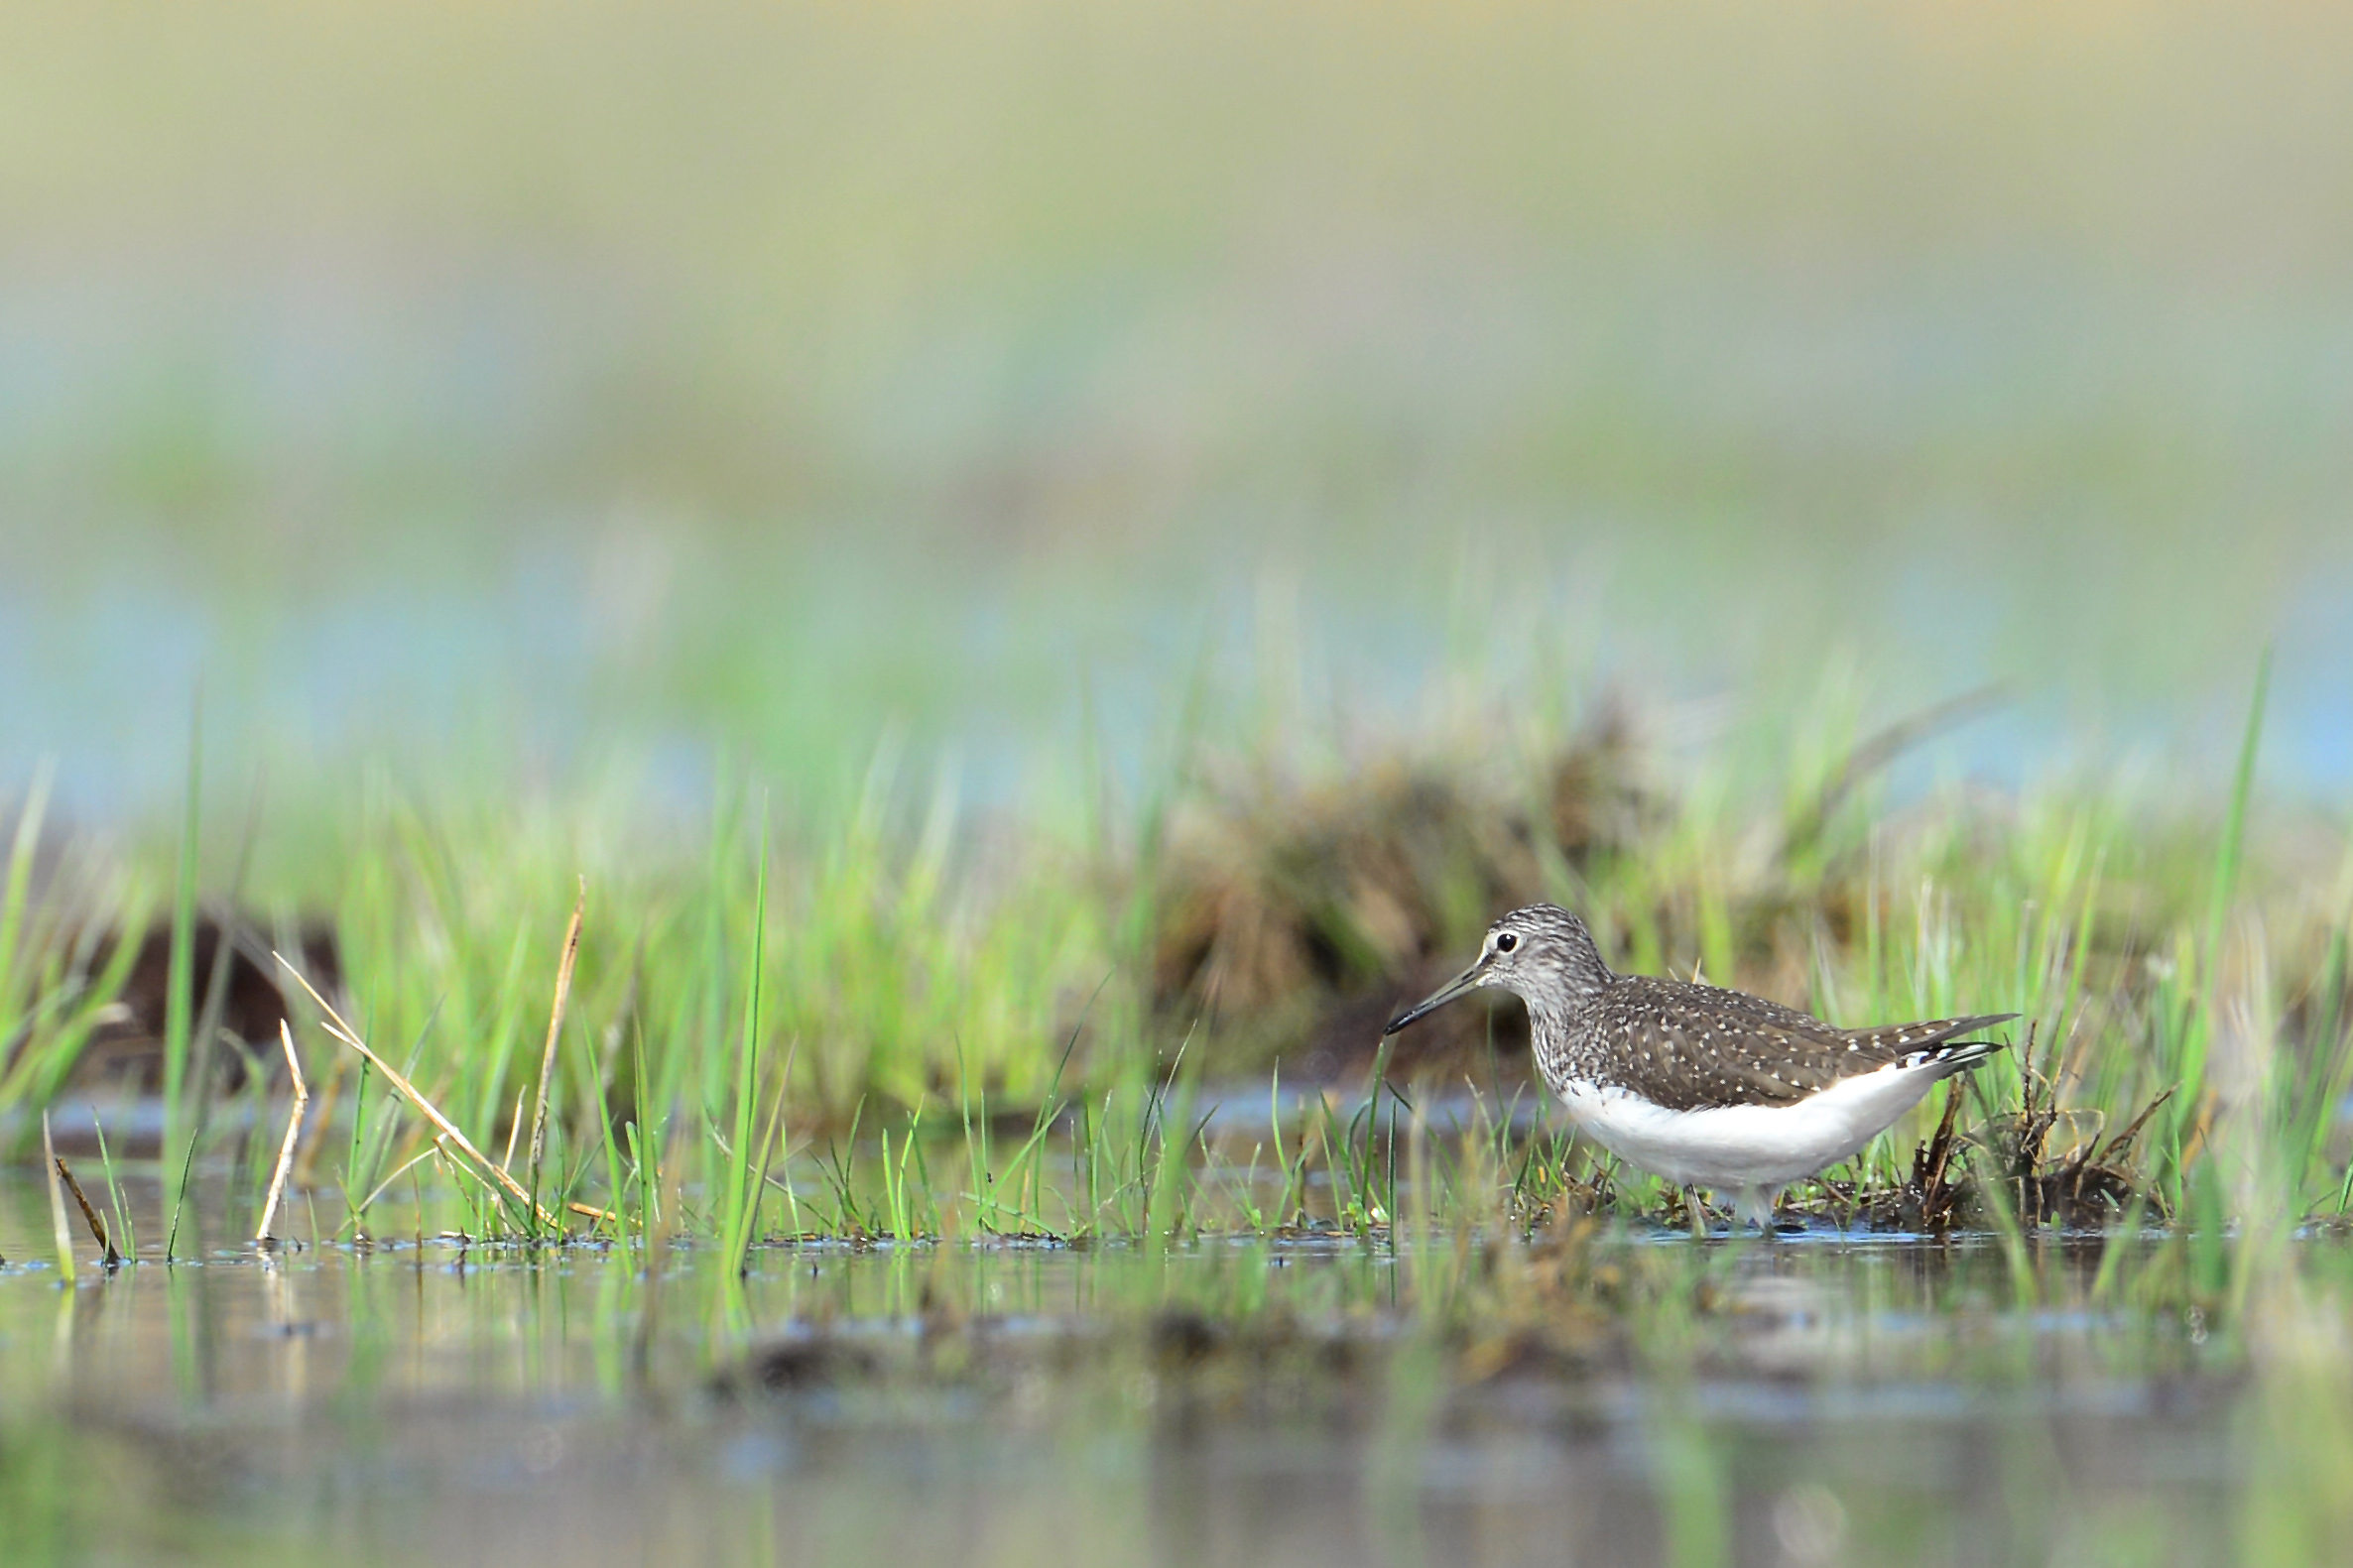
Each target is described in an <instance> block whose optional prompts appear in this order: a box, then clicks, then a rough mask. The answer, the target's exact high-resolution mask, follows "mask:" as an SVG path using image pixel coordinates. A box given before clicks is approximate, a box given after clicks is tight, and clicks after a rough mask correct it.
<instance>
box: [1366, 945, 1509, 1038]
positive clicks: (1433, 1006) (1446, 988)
mask: <svg viewBox="0 0 2353 1568" xmlns="http://www.w3.org/2000/svg"><path fill="white" fill-rule="evenodd" d="M1486 973H1487V957H1486V955H1485V954H1484V953H1482V954H1480V955H1479V960H1478V962H1476V963H1474V964H1472V965H1471V966H1470V967H1469V968H1468V969H1465V970H1464V971H1463V972H1462V973H1461V974H1459V975H1456V976H1455V977H1454V978H1453V979H1451V980H1449V981H1447V982H1446V983H1445V984H1444V985H1442V986H1440V987H1438V988H1437V990H1435V991H1433V992H1431V993H1430V994H1429V995H1428V996H1426V997H1424V998H1423V1000H1422V1002H1421V1003H1420V1004H1419V1005H1418V1006H1415V1007H1410V1008H1408V1009H1406V1010H1405V1012H1403V1013H1400V1014H1399V1015H1398V1016H1397V1017H1396V1018H1393V1019H1391V1020H1390V1021H1389V1027H1387V1028H1385V1029H1383V1030H1382V1031H1381V1032H1382V1034H1383V1035H1390V1034H1395V1033H1396V1032H1397V1031H1398V1030H1399V1029H1402V1028H1404V1027H1405V1026H1406V1025H1409V1024H1412V1023H1415V1022H1417V1021H1419V1020H1421V1019H1425V1018H1427V1017H1429V1015H1431V1014H1432V1013H1435V1012H1436V1011H1437V1010H1438V1009H1440V1008H1442V1007H1444V1006H1445V1005H1446V1004H1447V1003H1449V1002H1451V1001H1453V1000H1454V999H1455V998H1456V997H1459V996H1462V995H1465V994H1466V993H1468V992H1472V991H1476V990H1478V989H1479V982H1480V980H1481V979H1482V978H1483V977H1484V976H1485V975H1486Z"/></svg>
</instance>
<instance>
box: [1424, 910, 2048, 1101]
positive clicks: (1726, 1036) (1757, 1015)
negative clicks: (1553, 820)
mask: <svg viewBox="0 0 2353 1568" xmlns="http://www.w3.org/2000/svg"><path fill="white" fill-rule="evenodd" d="M1476 985H1504V986H1508V987H1509V988H1510V989H1511V990H1513V991H1515V992H1517V993H1519V995H1520V996H1521V997H1522V998H1523V999H1524V1000H1525V1001H1526V1002H1527V1004H1528V1016H1529V1024H1530V1026H1531V1030H1532V1032H1533V1034H1534V1036H1535V1045H1536V1062H1537V1067H1538V1069H1539V1070H1540V1071H1541V1072H1542V1073H1543V1074H1544V1077H1545V1081H1546V1082H1547V1083H1548V1084H1549V1085H1550V1086H1551V1088H1552V1089H1553V1091H1554V1092H1555V1093H1563V1092H1566V1091H1567V1090H1568V1089H1569V1088H1570V1087H1571V1086H1572V1085H1586V1086H1595V1085H1598V1086H1601V1087H1604V1088H1612V1089H1624V1090H1628V1091H1630V1092H1632V1093H1634V1094H1636V1095H1639V1096H1641V1097H1642V1098H1643V1099H1645V1100H1647V1101H1649V1102H1651V1103H1652V1104H1654V1105H1657V1106H1659V1107H1661V1108H1662V1109H1665V1110H1669V1111H1696V1110H1703V1109H1707V1108H1710V1107H1716V1106H1733V1105H1764V1106H1779V1105H1793V1104H1796V1102H1798V1101H1800V1100H1803V1099H1804V1098H1805V1097H1806V1096H1808V1095H1810V1094H1813V1093H1815V1092H1817V1091H1819V1090H1822V1089H1826V1088H1828V1087H1829V1086H1830V1085H1832V1084H1834V1083H1837V1082H1839V1081H1840V1080H1841V1079H1844V1078H1849V1077H1853V1076H1855V1075H1856V1074H1859V1073H1867V1072H1876V1071H1877V1070H1878V1069H1880V1068H1882V1067H1885V1066H1889V1065H1891V1064H1894V1063H1904V1064H1907V1065H1917V1066H1929V1065H1934V1066H1940V1067H1943V1068H1945V1069H1946V1071H1958V1070H1960V1069H1961V1068H1963V1067H1966V1066H1968V1065H1970V1064H1972V1063H1974V1062H1976V1061H1978V1060H1981V1059H1982V1058H1983V1057H1985V1056H1986V1055H1988V1054H1990V1053H1992V1052H1993V1051H1996V1050H1999V1049H2001V1048H2002V1047H2001V1046H2000V1045H1998V1044H1996V1043H1994V1042H1992V1041H1986V1040H1964V1039H1962V1038H1960V1036H1962V1035H1965V1034H1968V1033H1971V1032H1973V1031H1975V1030H1977V1029H1981V1028H1985V1027H1987V1026H1989V1025H1995V1024H2001V1023H2004V1022H2006V1021H2008V1020H2009V1019H2011V1018H2014V1017H2016V1015H2015V1014H2007V1013H2002V1014H1980V1015H1977V1016H1975V1017H1971V1018H1954V1019H1935V1020H1931V1021H1928V1022H1924V1023H1918V1024H1887V1025H1877V1026H1875V1027H1871V1028H1863V1029H1841V1028H1834V1027H1832V1026H1831V1025H1827V1024H1824V1023H1823V1022H1822V1021H1821V1020H1819V1019H1816V1018H1813V1017H1811V1016H1810V1015H1808V1014H1804V1013H1799V1012H1797V1011H1796V1009H1794V1008H1785V1007H1782V1006H1781V1005H1779V1004H1778V1003H1773V1002H1768V1001H1766V1000H1765V999H1764V998H1762V997H1753V996H1750V995H1748V994H1747V993H1745V992H1740V991H1726V990H1723V989H1720V988H1718V987H1715V986H1702V985H1695V984H1692V983H1691V982H1688V981H1682V980H1663V979H1659V978H1657V977H1655V976H1651V975H1620V974H1613V973H1612V972H1611V971H1610V969H1609V967H1608V965H1606V964H1604V963H1603V962H1602V960H1601V953H1600V950H1599V949H1598V948H1596V947H1595V946H1594V943H1593V937H1592V933H1591V932H1589V931H1588V930H1586V928H1585V922H1584V921H1582V920H1580V919H1578V918H1577V917H1576V916H1575V915H1573V914H1571V913H1569V912H1568V911H1567V910H1565V909H1562V908H1558V907H1555V906H1554V905H1548V904H1539V905H1530V906H1529V907H1527V908H1524V909H1515V910H1513V911H1512V912H1511V913H1510V914H1507V915H1505V916H1504V917H1503V918H1502V919H1500V920H1498V921H1496V922H1495V925H1494V926H1493V927H1492V928H1491V929H1490V931H1489V932H1488V938H1487V943H1486V946H1485V948H1484V950H1483V951H1482V952H1481V954H1480V958H1479V962H1478V963H1476V964H1473V965H1472V966H1471V968H1470V969H1469V970H1467V971H1465V973H1464V975H1463V976H1462V978H1461V980H1459V981H1457V982H1456V983H1455V985H1453V986H1450V987H1448V988H1447V989H1446V990H1444V991H1441V992H1440V993H1439V994H1438V995H1437V996H1435V997H1432V998H1431V999H1430V1000H1429V1001H1428V1002H1426V1003H1424V1005H1423V1006H1422V1007H1420V1008H1417V1009H1415V1010H1414V1011H1413V1012H1411V1013H1408V1014H1406V1015H1403V1016H1402V1017H1400V1018H1399V1019H1398V1020H1397V1021H1396V1022H1395V1023H1393V1024H1392V1025H1390V1026H1391V1028H1392V1029H1395V1028H1400V1027H1403V1026H1404V1025H1406V1024H1408V1023H1411V1022H1412V1021H1413V1020H1414V1019H1416V1018H1419V1017H1421V1016H1422V1014H1423V1013H1424V1012H1426V1011H1428V1010H1429V1009H1430V1008H1432V1007H1435V1006H1439V1005H1442V1004H1443V1003H1444V1002H1445V1001H1448V1000H1451V998H1452V997H1454V996H1457V995H1460V994H1461V992H1462V991H1465V990H1468V989H1470V988H1471V987H1472V986H1476ZM1936 1076H1938V1077H1942V1076H1944V1073H1941V1072H1940V1073H1938V1074H1937V1075H1936Z"/></svg>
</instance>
